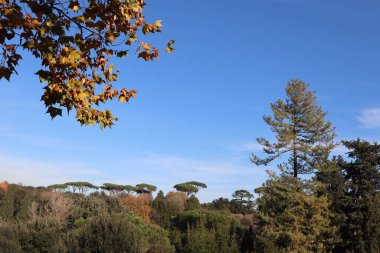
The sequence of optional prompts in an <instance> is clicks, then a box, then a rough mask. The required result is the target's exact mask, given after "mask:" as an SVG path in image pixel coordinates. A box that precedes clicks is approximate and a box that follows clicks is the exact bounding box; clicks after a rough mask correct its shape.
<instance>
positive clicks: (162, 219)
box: [152, 191, 180, 229]
mask: <svg viewBox="0 0 380 253" xmlns="http://www.w3.org/2000/svg"><path fill="white" fill-rule="evenodd" d="M152 208H153V210H154V213H153V214H154V216H153V217H152V220H153V221H154V222H155V223H156V224H158V225H160V226H161V227H163V228H165V229H170V227H171V224H172V219H173V218H175V217H176V216H177V215H178V214H179V213H180V211H179V210H178V208H177V206H176V205H175V203H173V202H172V201H169V200H168V199H167V197H165V196H164V193H163V192H162V191H159V192H158V194H157V196H156V198H155V199H154V200H153V202H152Z"/></svg>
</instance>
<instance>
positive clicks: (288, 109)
mask: <svg viewBox="0 0 380 253" xmlns="http://www.w3.org/2000/svg"><path fill="white" fill-rule="evenodd" d="M308 87H309V85H308V84H306V83H304V82H302V81H300V80H291V81H290V82H289V83H288V85H287V86H286V89H285V90H286V96H287V98H286V100H285V101H283V100H281V99H279V100H277V101H276V102H275V103H272V104H271V109H272V112H273V116H264V121H265V122H266V123H267V124H268V125H269V126H270V127H271V129H272V131H273V132H274V133H275V134H276V142H273V143H272V142H270V141H268V140H267V139H265V138H257V141H258V143H259V144H261V145H262V146H263V151H264V153H265V154H267V157H265V158H260V157H258V156H256V155H254V154H252V157H251V160H252V162H253V163H255V164H257V165H267V164H268V163H270V162H272V161H273V160H275V159H276V158H279V157H280V156H283V155H284V154H288V160H287V161H285V162H284V163H282V164H281V165H279V167H280V169H281V170H282V171H284V172H286V173H288V174H292V175H293V177H295V178H297V177H298V174H308V173H311V172H313V171H314V170H315V168H316V167H317V166H318V165H320V164H323V163H324V162H325V161H326V160H327V159H328V156H329V154H330V151H331V150H332V149H333V148H334V147H335V143H334V137H335V128H334V127H332V124H331V122H330V121H327V122H325V116H326V112H323V111H322V108H321V107H320V106H318V104H317V103H316V97H315V96H314V92H312V91H308Z"/></svg>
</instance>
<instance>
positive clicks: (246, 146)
mask: <svg viewBox="0 0 380 253" xmlns="http://www.w3.org/2000/svg"><path fill="white" fill-rule="evenodd" d="M241 149H242V150H244V151H251V152H256V151H262V150H263V146H261V145H260V144H259V143H257V142H246V143H243V144H242V145H241Z"/></svg>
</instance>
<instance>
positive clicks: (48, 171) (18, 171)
mask: <svg viewBox="0 0 380 253" xmlns="http://www.w3.org/2000/svg"><path fill="white" fill-rule="evenodd" d="M94 177H101V173H99V172H98V171H95V170H91V169H88V168H84V167H81V166H78V165H75V164H55V163H46V162H39V161H35V160H32V159H24V158H20V157H17V156H5V155H0V181H8V182H11V183H21V184H23V185H32V186H47V185H50V184H56V183H65V182H68V181H90V180H89V178H94ZM86 179H87V180H86Z"/></svg>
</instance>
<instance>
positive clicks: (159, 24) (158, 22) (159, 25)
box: [154, 19, 162, 27]
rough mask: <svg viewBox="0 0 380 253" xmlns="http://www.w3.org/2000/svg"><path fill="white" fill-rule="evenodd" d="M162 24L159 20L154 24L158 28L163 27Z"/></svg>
mask: <svg viewBox="0 0 380 253" xmlns="http://www.w3.org/2000/svg"><path fill="white" fill-rule="evenodd" d="M161 22H162V20H161V19H159V20H157V21H156V22H155V23H154V25H156V26H158V27H161V26H162V24H161Z"/></svg>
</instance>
